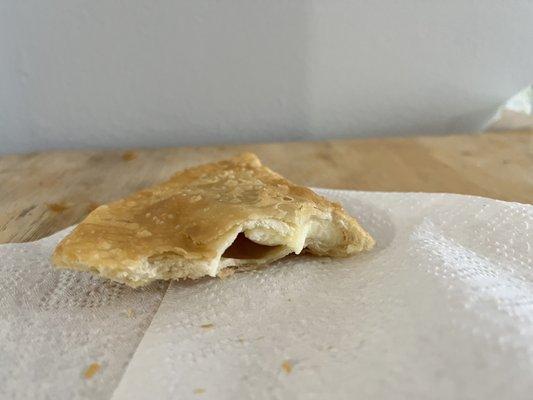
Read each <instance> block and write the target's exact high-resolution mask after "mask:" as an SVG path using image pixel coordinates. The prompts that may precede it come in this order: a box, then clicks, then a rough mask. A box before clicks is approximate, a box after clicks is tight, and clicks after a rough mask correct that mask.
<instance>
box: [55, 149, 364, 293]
mask: <svg viewBox="0 0 533 400" xmlns="http://www.w3.org/2000/svg"><path fill="white" fill-rule="evenodd" d="M373 243H374V241H373V239H372V238H371V237H370V235H369V234H368V233H366V232H365V231H364V230H363V229H362V228H361V227H360V226H359V224H358V223H357V221H356V220H355V219H354V218H352V217H350V216H349V215H347V214H346V212H345V211H344V210H343V209H342V207H341V206H340V205H339V204H337V203H333V202H331V201H328V200H326V199H325V198H323V197H321V196H318V195H317V194H315V193H314V192H312V191H311V190H309V189H307V188H304V187H301V186H296V185H294V184H292V183H291V182H289V181H287V180H286V179H284V178H283V177H281V176H280V175H278V174H276V173H275V172H273V171H271V170H270V169H268V168H267V167H264V166H263V165H261V162H260V161H259V159H258V158H257V156H255V155H254V154H251V153H245V154H242V155H240V156H237V157H234V158H231V159H229V160H225V161H221V162H217V163H212V164H206V165H201V166H198V167H194V168H190V169H187V170H184V171H182V172H178V173H177V174H175V175H174V176H173V177H172V178H170V179H169V180H168V181H166V182H164V183H161V184H159V185H157V186H154V187H151V188H149V189H145V190H142V191H140V192H137V193H134V194H132V195H131V196H129V197H127V198H125V199H122V200H118V201H116V202H114V203H110V204H108V205H103V206H100V207H98V208H97V209H95V210H94V211H93V212H91V213H90V214H89V215H88V216H87V218H85V220H83V221H82V222H81V223H80V224H79V225H78V226H77V227H76V228H75V229H74V230H73V231H72V232H71V233H70V234H69V235H68V236H67V237H66V238H65V239H63V241H62V242H61V243H59V245H58V246H57V248H56V249H55V252H54V255H53V262H54V264H55V265H57V266H58V267H65V268H72V269H77V270H83V271H91V272H95V273H98V274H99V275H101V276H103V277H106V278H109V279H112V280H114V281H118V282H123V283H126V284H128V285H130V286H133V287H136V286H141V285H145V284H147V283H150V282H152V281H154V280H156V279H181V278H192V279H196V278H200V277H202V276H206V275H209V276H217V275H219V274H220V275H223V274H225V273H226V272H227V271H228V270H224V269H225V268H228V267H239V266H249V265H259V264H265V263H268V262H271V261H273V260H276V259H278V258H281V257H284V256H286V255H287V254H289V253H296V254H299V253H300V252H301V251H302V250H303V249H307V250H308V251H309V252H310V253H312V254H315V255H323V256H333V257H346V256H349V255H352V254H355V253H358V252H360V251H363V250H366V249H370V248H371V247H372V245H373Z"/></svg>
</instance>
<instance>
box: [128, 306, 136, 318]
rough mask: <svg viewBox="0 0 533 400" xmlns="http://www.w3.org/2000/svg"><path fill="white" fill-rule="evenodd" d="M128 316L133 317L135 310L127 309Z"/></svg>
mask: <svg viewBox="0 0 533 400" xmlns="http://www.w3.org/2000/svg"><path fill="white" fill-rule="evenodd" d="M127 314H128V318H133V317H135V310H133V309H132V308H130V309H128V312H127Z"/></svg>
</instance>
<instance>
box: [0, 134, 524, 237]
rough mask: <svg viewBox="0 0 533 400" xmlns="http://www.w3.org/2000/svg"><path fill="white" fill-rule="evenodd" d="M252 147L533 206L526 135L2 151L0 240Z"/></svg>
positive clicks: (371, 181) (411, 187)
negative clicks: (5, 152) (26, 152)
mask: <svg viewBox="0 0 533 400" xmlns="http://www.w3.org/2000/svg"><path fill="white" fill-rule="evenodd" d="M242 151H253V152H255V153H257V154H258V155H259V157H260V158H261V159H262V160H263V162H264V163H265V164H267V165H268V166H270V167H271V168H272V169H274V170H276V171H278V172H280V173H281V174H283V175H285V176H286V177H287V178H289V179H291V180H293V181H294V182H297V183H299V184H302V185H306V186H315V187H327V188H337V189H357V190H378V191H422V192H452V193H463V194H473V195H479V196H486V197H491V198H495V199H502V200H510V201H518V202H523V203H532V202H533V132H529V133H528V132H521V133H518V132H501V133H484V134H476V135H453V136H442V137H411V138H391V139H352V140H335V141H325V142H298V143H271V144H252V145H242V146H216V147H196V148H193V147H181V148H164V149H150V150H147V149H144V150H140V149H139V150H128V151H126V150H114V151H102V150H83V151H54V152H43V153H32V154H25V155H8V156H3V157H0V243H2V242H20V241H29V240H35V239H38V238H41V237H44V236H47V235H49V234H51V233H53V232H55V231H57V230H60V229H62V228H65V227H67V226H69V225H72V224H74V223H76V222H79V221H80V220H81V219H82V218H83V217H85V215H87V213H88V212H90V211H91V210H92V209H93V208H94V207H96V206H97V205H98V204H101V203H105V202H108V201H110V200H113V199H117V198H119V197H122V196H124V195H127V194H128V193H130V192H132V191H135V190H138V189H141V188H144V187H146V186H149V185H152V184H154V183H156V182H159V181H161V180H164V179H166V178H168V177H169V176H170V175H171V174H172V173H174V172H175V171H177V170H179V169H181V168H184V167H189V166H192V165H195V164H198V163H203V162H208V161H214V160H218V159H222V158H224V157H227V156H230V155H233V154H237V153H239V152H242Z"/></svg>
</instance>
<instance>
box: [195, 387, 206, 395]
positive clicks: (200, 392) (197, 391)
mask: <svg viewBox="0 0 533 400" xmlns="http://www.w3.org/2000/svg"><path fill="white" fill-rule="evenodd" d="M202 393H205V389H202V388H197V389H194V394H202Z"/></svg>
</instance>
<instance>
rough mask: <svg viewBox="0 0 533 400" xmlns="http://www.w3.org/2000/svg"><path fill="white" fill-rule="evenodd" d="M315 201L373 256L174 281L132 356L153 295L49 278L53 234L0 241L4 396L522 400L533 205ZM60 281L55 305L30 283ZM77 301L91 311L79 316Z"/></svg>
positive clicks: (291, 261)
mask: <svg viewBox="0 0 533 400" xmlns="http://www.w3.org/2000/svg"><path fill="white" fill-rule="evenodd" d="M321 193H322V194H324V195H326V196H328V197H330V198H332V199H336V200H339V201H341V202H342V203H343V204H344V205H345V207H346V208H347V209H348V211H349V212H350V213H352V214H353V215H356V216H357V217H358V218H359V219H360V220H361V223H362V224H363V226H365V227H366V228H367V229H368V230H369V231H370V232H371V233H372V234H373V235H374V237H375V238H376V241H377V246H376V248H375V249H374V250H373V251H371V252H369V253H367V254H363V255H360V256H356V257H353V258H350V259H344V260H334V259H329V258H312V257H290V258H287V259H284V260H281V261H279V262H277V263H275V265H273V266H271V267H269V268H265V269H262V270H259V271H251V272H247V273H242V274H236V275H234V276H233V277H230V278H228V279H225V280H219V279H205V280H201V281H198V282H181V283H173V284H171V286H170V288H169V289H168V291H167V293H166V295H165V296H164V298H163V301H162V302H161V305H160V307H159V310H158V311H157V313H156V315H155V316H154V318H153V320H152V323H151V325H150V326H149V328H148V329H147V330H146V331H145V333H144V337H143V338H142V340H141V341H140V343H139V344H138V347H137V350H136V351H135V354H134V355H133V357H132V358H131V360H130V355H131V354H132V353H133V349H134V348H135V346H136V345H137V342H138V340H139V339H138V338H139V337H140V335H141V332H142V330H143V329H145V327H146V325H147V323H148V322H149V321H150V319H151V318H152V314H153V313H154V312H155V309H156V308H157V305H158V304H159V299H160V298H161V295H162V291H163V288H164V285H159V286H157V287H154V288H152V289H150V290H146V291H134V290H129V289H126V288H124V287H122V286H119V285H115V284H110V283H103V282H102V281H100V280H98V279H95V278H89V277H88V276H87V275H85V274H80V273H75V272H54V271H51V270H49V269H48V265H47V259H48V256H49V253H50V252H51V250H52V248H53V246H54V244H55V243H56V242H57V240H58V239H59V238H60V236H62V235H63V234H61V235H56V236H53V237H50V238H48V239H44V240H42V241H39V242H35V243H29V244H21V245H4V246H0V257H1V260H2V261H1V269H0V271H1V272H0V279H1V281H2V282H1V283H0V285H1V286H2V289H1V290H2V291H1V292H0V313H1V322H0V323H1V324H2V329H1V335H2V337H1V338H0V346H1V347H2V354H4V353H6V350H5V349H7V354H8V355H9V357H10V361H8V362H6V361H5V360H4V357H2V359H1V360H0V393H2V394H4V393H8V394H9V395H11V396H15V395H19V397H25V394H27V393H31V394H37V393H48V394H49V396H48V397H53V398H73V397H91V398H106V399H107V398H110V397H111V392H112V389H113V388H114V387H116V390H115V392H114V394H113V396H112V398H113V399H144V398H157V399H174V398H180V399H188V398H205V399H235V398H256V399H276V398H279V399H285V398H291V399H324V398H332V399H333V398H334V399H344V398H345V399H353V398H356V397H358V398H371V399H388V398H394V399H413V398H416V399H422V398H423V399H428V398H429V399H456V398H461V399H480V398H483V399H502V398H513V399H526V398H527V399H529V398H531V393H533V265H532V261H531V258H532V252H533V251H532V248H531V244H532V243H531V231H532V226H533V207H531V206H527V205H521V204H516V203H505V202H500V201H494V200H488V199H483V198H477V197H467V196H458V195H445V194H405V193H364V192H363V193H361V192H343V191H321ZM6 260H9V261H8V262H7V263H6ZM34 269H35V270H36V271H37V272H33V270H34ZM30 271H32V272H30ZM63 275H64V276H65V277H66V278H61V277H62V276H63ZM49 276H52V277H55V278H50V277H49ZM10 279H15V280H17V283H15V284H11V283H9V282H10V281H9V280H10ZM27 279H30V281H29V282H28V281H27ZM50 279H52V281H50ZM53 279H55V281H54V280H53ZM62 279H63V280H65V279H66V280H68V284H66V285H65V284H63V285H59V286H58V285H57V284H56V283H49V284H47V285H44V284H42V285H41V286H43V287H55V288H56V290H55V296H50V295H49V293H50V290H49V289H47V290H43V289H38V290H35V288H36V287H37V288H38V287H39V285H38V284H36V283H35V282H40V281H43V280H44V281H47V282H48V281H50V282H61V280H62ZM6 282H7V283H6ZM89 287H90V288H92V289H88V288H89ZM17 288H18V289H17ZM14 292H16V294H14ZM109 293H118V294H109ZM89 294H90V295H89ZM88 297H89V298H91V299H92V302H93V304H92V306H91V307H87V306H80V303H81V304H87V298H88ZM102 298H105V300H101V299H102ZM50 304H53V306H51V305H50ZM43 305H47V306H43ZM129 307H132V308H136V309H138V310H145V311H144V312H143V311H141V312H138V313H136V315H138V318H140V319H142V321H138V320H131V319H128V318H125V317H124V318H123V317H119V315H121V314H120V313H121V312H122V310H124V309H127V308H129ZM48 319H50V321H51V322H50V323H47V322H46V321H47V320H48ZM130 330H131V331H133V333H132V334H131V335H129V334H128V332H129V331H130ZM89 337H90V340H89ZM44 339H46V340H44ZM48 340H54V341H53V342H52V344H53V346H52V345H50V344H47V343H49V342H48ZM27 343H31V345H27ZM99 346H103V347H102V348H100V347H99ZM20 353H22V354H23V356H20V357H21V360H19V359H17V357H19V355H20ZM93 360H96V361H100V360H103V361H102V364H103V366H102V373H101V374H100V375H97V376H95V378H93V379H94V380H92V379H91V380H90V381H87V380H85V379H83V377H82V373H83V372H82V371H83V368H84V367H85V366H86V365H87V364H88V363H90V362H92V361H93ZM128 360H129V364H128V365H127V368H126V364H127V363H128ZM108 369H109V370H108ZM106 370H108V371H107V372H106ZM96 378H97V379H96ZM58 382H61V383H60V384H59V385H58ZM6 383H7V388H8V391H6V389H5V388H6V386H5V385H6ZM41 391H44V392H41ZM36 397H41V398H45V397H47V396H45V395H43V394H41V395H40V396H36Z"/></svg>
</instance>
